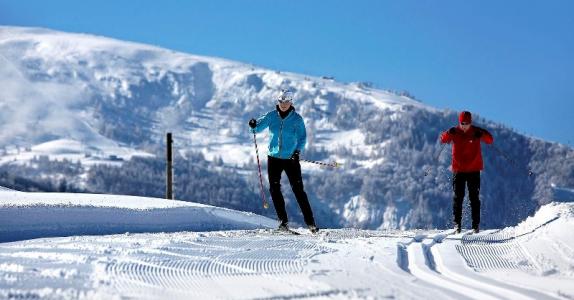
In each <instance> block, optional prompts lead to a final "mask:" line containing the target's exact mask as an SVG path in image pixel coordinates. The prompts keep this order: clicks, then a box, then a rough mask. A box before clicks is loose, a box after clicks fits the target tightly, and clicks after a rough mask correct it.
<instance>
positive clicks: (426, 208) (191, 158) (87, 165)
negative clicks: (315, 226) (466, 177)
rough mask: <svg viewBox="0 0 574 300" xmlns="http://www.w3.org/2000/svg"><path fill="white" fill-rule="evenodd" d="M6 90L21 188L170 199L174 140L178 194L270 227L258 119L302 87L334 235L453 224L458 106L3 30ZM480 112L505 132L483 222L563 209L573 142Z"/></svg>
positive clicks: (324, 216)
mask: <svg viewBox="0 0 574 300" xmlns="http://www.w3.org/2000/svg"><path fill="white" fill-rule="evenodd" d="M381 71H382V72H384V70H381ZM0 83H1V84H2V87H3V88H2V89H0V99H1V100H0V120H1V122H0V163H1V164H2V166H1V167H0V175H1V176H0V177H1V178H0V180H2V183H3V184H9V185H10V186H12V187H17V186H19V187H25V188H29V189H30V190H60V191H61V190H73V191H82V192H95V193H115V194H131V195H140V196H153V197H161V196H162V194H163V192H164V190H165V187H164V186H163V182H164V180H163V177H162V176H163V175H162V174H163V170H164V169H165V166H164V164H163V151H164V150H163V145H164V139H165V137H164V135H165V133H166V132H168V131H169V132H173V133H174V137H175V146H176V150H177V154H176V159H175V161H176V187H175V189H176V196H177V197H178V199H181V200H186V201H192V202H199V203H205V204H214V205H219V206H225V207H229V208H233V209H240V210H247V211H252V212H256V213H260V214H265V215H266V216H269V217H273V214H274V213H273V211H272V210H267V211H265V210H263V209H262V208H261V207H260V203H261V200H260V199H259V195H258V182H257V175H256V170H257V169H256V166H255V164H254V162H255V157H254V149H253V141H252V138H253V137H252V136H251V135H250V133H249V131H248V127H247V125H246V124H247V121H248V120H249V119H250V118H251V117H256V116H259V115H261V114H263V113H264V112H266V111H268V110H271V109H273V107H274V105H275V103H274V100H273V99H275V95H276V94H277V91H278V90H279V89H281V88H289V89H291V90H293V91H294V93H295V103H294V105H295V107H296V109H297V111H298V112H299V113H300V114H301V115H302V116H303V117H304V119H305V122H306V126H307V130H308V147H307V150H306V151H305V153H304V154H303V155H304V157H305V158H307V159H311V160H320V161H337V162H339V163H342V164H343V167H342V168H339V169H336V170H331V169H321V168H319V167H318V166H315V165H309V164H307V165H304V166H303V168H304V180H305V186H306V189H307V192H308V194H309V197H310V199H311V202H312V205H313V207H314V210H315V212H316V215H317V217H318V218H317V219H318V223H319V224H321V226H322V227H349V226H352V227H357V228H368V229H376V228H388V229H390V228H402V229H405V228H448V227H450V218H451V217H450V208H451V192H450V182H449V180H450V173H449V171H448V164H449V154H448V152H449V149H448V148H447V149H443V148H442V147H441V146H440V145H439V144H438V142H437V138H438V135H439V133H440V132H441V131H442V130H445V129H447V128H449V127H451V126H453V125H454V124H455V122H456V112H454V111H442V110H438V109H435V108H433V107H430V106H428V105H425V104H424V103H422V102H421V101H418V100H415V99H413V98H412V96H408V93H406V92H400V93H399V92H392V91H389V90H381V89H377V88H374V87H372V86H371V85H370V84H368V83H341V82H337V81H336V80H334V79H332V78H331V77H329V76H328V74H327V75H326V76H324V77H321V78H318V77H310V76H305V75H301V74H293V73H288V72H282V71H280V70H269V69H265V68H261V67H257V66H253V65H250V64H245V63H239V62H233V61H229V60H225V59H219V58H211V57H202V56H196V55H190V54H186V53H179V52H174V51H170V50H167V49H162V48H158V47H153V46H149V45H142V44H136V43H131V42H125V41H118V40H113V39H109V38H105V37H96V36H91V35H84V34H72V33H64V32H57V31H52V30H47V29H38V28H19V27H0ZM445 88H448V87H445ZM476 113H477V117H476V123H477V125H479V126H482V127H484V128H487V129H488V130H489V131H491V132H492V133H493V135H494V137H495V144H494V146H485V147H484V153H485V167H486V169H485V172H484V173H483V176H482V178H483V181H482V183H483V184H482V189H481V193H482V201H483V218H482V220H483V226H484V227H485V228H498V227H503V226H509V225H513V224H516V223H518V222H519V221H520V220H522V219H524V218H525V217H526V216H528V215H530V214H532V213H533V212H534V211H535V210H536V209H537V208H538V207H540V206H541V205H542V204H545V203H548V202H550V201H551V200H552V197H553V195H554V191H555V189H554V188H553V186H555V187H559V188H566V189H568V188H572V187H574V150H573V149H572V148H570V147H568V146H565V145H560V144H556V143H549V142H545V141H543V140H540V139H536V138H531V137H526V136H524V135H522V134H519V133H517V132H515V131H514V130H512V129H510V128H508V127H506V126H504V125H503V124H501V123H496V122H493V121H490V120H484V119H482V118H480V117H479V115H480V112H476ZM258 141H259V143H260V144H261V145H264V144H265V142H266V135H259V136H258ZM263 148H264V147H263ZM262 156H263V157H264V156H265V151H263V153H262ZM263 161H264V162H265V159H263ZM264 167H265V166H264ZM427 171H428V172H429V175H427V176H425V174H426V172H427ZM529 171H532V172H533V175H532V176H529V175H528V174H529ZM284 186H285V187H288V183H287V182H285V184H284ZM285 195H286V197H287V199H286V200H287V201H288V202H290V204H288V207H289V213H290V215H292V216H293V217H292V220H293V221H295V222H297V221H300V220H301V218H300V215H299V213H298V208H297V207H296V205H295V203H294V201H293V200H294V199H293V197H292V195H291V193H290V192H289V191H288V190H286V191H285Z"/></svg>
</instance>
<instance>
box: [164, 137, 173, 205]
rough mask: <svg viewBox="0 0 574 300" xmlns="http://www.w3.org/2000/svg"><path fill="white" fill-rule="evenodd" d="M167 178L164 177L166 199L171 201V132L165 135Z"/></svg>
mask: <svg viewBox="0 0 574 300" xmlns="http://www.w3.org/2000/svg"><path fill="white" fill-rule="evenodd" d="M166 144H167V156H166V160H167V169H166V172H167V176H166V179H167V180H166V193H165V198H166V199H173V155H172V146H173V139H172V138H171V132H168V133H167V143H166Z"/></svg>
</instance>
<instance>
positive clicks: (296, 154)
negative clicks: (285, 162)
mask: <svg viewBox="0 0 574 300" xmlns="http://www.w3.org/2000/svg"><path fill="white" fill-rule="evenodd" d="M299 153H300V152H299V150H295V152H293V154H292V155H291V159H292V160H294V161H299Z"/></svg>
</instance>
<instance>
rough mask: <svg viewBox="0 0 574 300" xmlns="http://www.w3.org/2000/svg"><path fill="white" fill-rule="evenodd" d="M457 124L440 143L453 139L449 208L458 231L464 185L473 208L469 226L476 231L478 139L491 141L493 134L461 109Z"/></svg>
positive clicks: (486, 141)
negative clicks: (473, 122)
mask: <svg viewBox="0 0 574 300" xmlns="http://www.w3.org/2000/svg"><path fill="white" fill-rule="evenodd" d="M458 120H459V125H458V126H455V127H451V128H450V129H449V130H447V131H445V132H443V133H442V134H441V136H440V140H441V143H443V144H445V143H452V173H453V176H452V188H453V191H454V197H453V204H452V210H453V215H454V225H455V230H456V232H457V233H460V231H461V220H462V202H463V200H464V192H465V185H466V186H467V187H468V198H469V200H470V207H471V210H472V229H473V230H474V232H475V233H478V232H479V225H480V199H479V196H478V195H479V193H480V171H482V169H483V168H484V166H483V163H482V153H481V149H480V142H481V141H483V142H485V143H487V144H492V142H493V141H494V138H493V137H492V135H491V134H490V132H488V131H486V130H485V129H483V128H480V127H477V126H474V125H471V123H472V114H471V113H470V112H468V111H463V112H461V113H460V115H459V116H458Z"/></svg>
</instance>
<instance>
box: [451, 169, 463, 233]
mask: <svg viewBox="0 0 574 300" xmlns="http://www.w3.org/2000/svg"><path fill="white" fill-rule="evenodd" d="M465 177H466V176H465V174H464V173H460V172H459V173H453V175H452V190H453V193H454V196H453V199H452V214H453V221H454V224H455V225H456V226H459V228H460V226H461V225H462V224H461V222H462V202H463V200H464V188H465V184H464V183H465V181H466V180H465V179H466V178H465Z"/></svg>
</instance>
